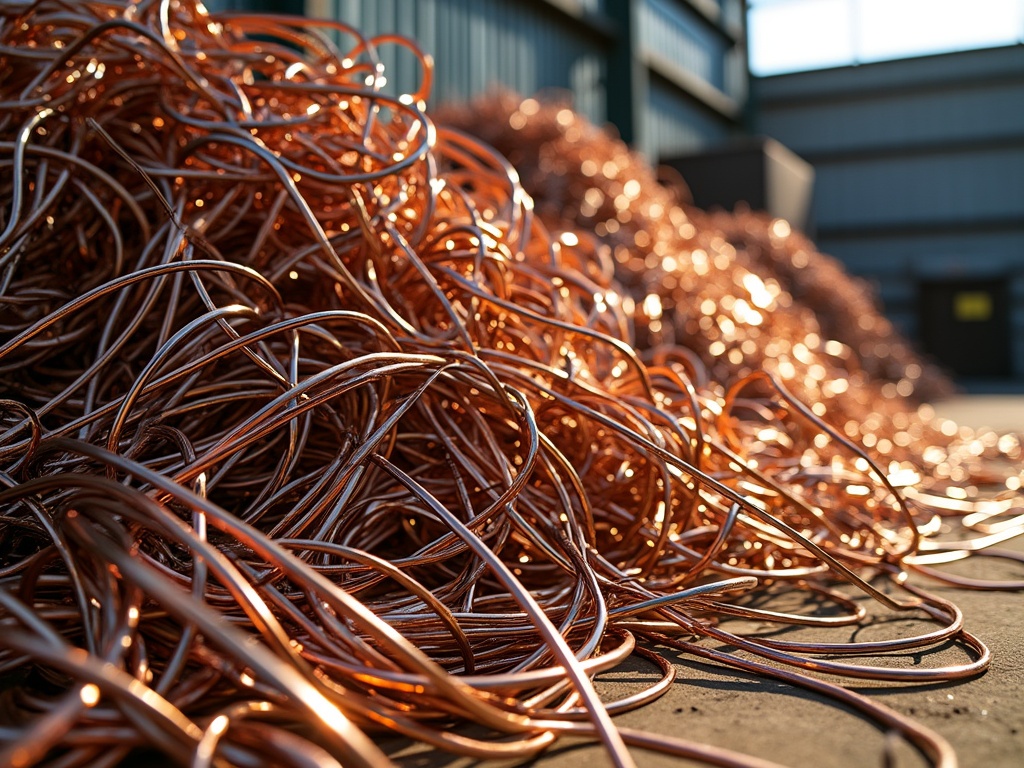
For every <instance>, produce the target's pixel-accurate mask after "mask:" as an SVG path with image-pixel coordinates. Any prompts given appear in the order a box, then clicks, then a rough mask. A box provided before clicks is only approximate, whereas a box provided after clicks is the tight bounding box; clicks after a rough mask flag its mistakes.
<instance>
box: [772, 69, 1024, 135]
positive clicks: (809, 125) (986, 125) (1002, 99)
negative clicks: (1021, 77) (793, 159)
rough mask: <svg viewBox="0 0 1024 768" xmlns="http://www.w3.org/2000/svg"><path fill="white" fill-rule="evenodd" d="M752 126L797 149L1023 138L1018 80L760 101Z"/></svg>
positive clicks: (1022, 105)
mask: <svg viewBox="0 0 1024 768" xmlns="http://www.w3.org/2000/svg"><path fill="white" fill-rule="evenodd" d="M1021 66H1022V67H1024V63H1022V65H1021ZM954 94H955V95H954ZM954 101H955V104H954V103H953V102H954ZM758 126H759V130H761V131H762V132H764V133H766V134H768V135H771V136H785V137H786V141H787V142H788V143H789V144H790V146H792V147H794V148H798V150H799V151H800V152H803V153H813V152H830V151H837V150H838V151H842V150H849V149H851V148H853V147H858V148H860V147H871V148H875V147H886V146H891V145H893V144H899V145H904V146H906V145H908V144H910V143H924V142H937V141H950V140H957V141H964V140H976V139H991V138H993V137H1007V136H1024V99H1022V98H1021V87H1020V84H1019V83H1018V84H1015V83H1012V82H994V83H993V82H982V83H974V84H971V85H970V86H969V87H963V88H953V87H950V86H945V87H942V88H941V89H926V90H915V91H910V92H906V93H904V92H900V93H896V94H891V95H890V94H885V93H881V94H878V95H875V96H866V97H863V98H856V99H852V100H842V101H833V102H832V103H831V104H829V102H828V100H827V99H824V98H823V99H821V100H818V101H815V102H812V103H807V102H797V103H790V104H785V105H773V104H771V102H768V101H765V102H763V112H762V115H761V117H760V118H759V120H758Z"/></svg>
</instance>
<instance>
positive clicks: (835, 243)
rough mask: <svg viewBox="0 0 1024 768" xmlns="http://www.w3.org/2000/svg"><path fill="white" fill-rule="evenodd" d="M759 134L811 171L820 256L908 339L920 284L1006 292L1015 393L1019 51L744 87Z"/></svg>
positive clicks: (1023, 341)
mask: <svg viewBox="0 0 1024 768" xmlns="http://www.w3.org/2000/svg"><path fill="white" fill-rule="evenodd" d="M753 90H754V101H755V104H756V114H757V123H756V128H757V130H758V131H759V132H760V133H763V134H766V135H769V136H771V137H773V138H776V139H778V140H779V141H781V142H782V143H784V144H786V145H787V146H789V147H790V148H792V149H793V150H795V151H796V152H797V153H799V154H800V155H801V156H802V157H804V158H805V159H807V160H809V161H811V162H812V163H813V165H814V167H815V171H816V179H817V181H816V187H815V198H814V221H815V235H816V240H817V242H818V244H819V245H820V247H821V249H822V250H823V251H825V252H827V253H831V254H834V255H835V256H837V257H839V258H841V259H842V260H843V261H844V263H845V264H846V265H847V267H848V268H849V269H850V270H851V271H852V272H854V273H856V274H860V275H864V276H866V277H869V278H871V279H872V280H873V281H874V282H875V283H877V284H878V286H879V288H880V292H881V296H882V299H883V301H884V303H885V306H886V311H887V313H888V314H889V316H890V317H891V318H892V319H893V320H894V321H895V322H896V323H897V325H899V326H901V327H902V328H903V329H904V330H905V331H906V332H908V333H909V334H910V335H911V336H917V337H918V338H921V337H923V336H926V335H928V334H929V333H930V332H931V331H932V330H933V329H930V328H926V327H922V324H921V322H920V316H921V308H922V303H923V302H924V301H925V298H926V295H925V292H926V291H927V289H928V285H929V284H935V283H942V282H948V283H950V284H954V283H956V281H958V280H962V281H965V283H966V282H970V281H974V280H991V281H992V282H993V283H1000V284H1003V285H1005V286H1007V287H1008V300H1009V305H1010V310H1009V335H1010V340H1009V351H1008V355H1009V358H1010V359H1009V361H1008V363H1009V366H1008V367H1009V369H1010V370H1009V374H1010V375H1009V380H1010V381H1009V382H1008V383H1011V384H1012V383H1013V382H1016V385H1017V386H1024V46H1020V45H1017V46H1010V47H1005V48H993V49H986V50H977V51H964V52H956V53H948V54H942V55H937V56H928V57H921V58H917V59H906V60H900V61H890V62H879V63H874V64H864V65H860V66H856V67H843V68H838V69H830V70H820V71H814V72H803V73H796V74H789V75H778V76H773V77H767V78H759V79H755V80H754V81H753Z"/></svg>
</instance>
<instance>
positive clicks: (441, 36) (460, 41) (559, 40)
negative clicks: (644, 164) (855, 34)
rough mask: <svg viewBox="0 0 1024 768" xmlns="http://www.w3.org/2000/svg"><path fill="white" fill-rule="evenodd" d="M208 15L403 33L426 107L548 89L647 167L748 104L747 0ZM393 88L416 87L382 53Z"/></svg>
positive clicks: (423, 2) (717, 129)
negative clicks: (414, 50) (503, 90)
mask: <svg viewBox="0 0 1024 768" xmlns="http://www.w3.org/2000/svg"><path fill="white" fill-rule="evenodd" d="M208 5H209V6H210V8H211V9H213V10H215V11H216V10H231V9H240V8H249V9H253V10H260V11H278V12H282V13H305V14H306V15H308V16H314V17H320V18H331V19H337V20H340V21H343V22H345V23H348V24H351V25H353V26H355V27H357V28H358V29H359V30H360V31H361V32H362V33H363V34H365V35H367V36H375V35H379V34H384V33H396V32H397V33H399V34H402V35H405V36H407V37H410V38H412V39H414V40H416V42H417V43H418V44H419V45H420V46H421V47H422V48H423V50H425V51H426V52H428V53H430V54H432V55H433V57H434V59H435V64H436V69H435V80H434V87H433V90H432V94H433V95H432V99H431V103H432V104H435V105H436V104H439V103H444V102H448V101H462V100H466V99H468V98H471V97H473V96H475V95H477V94H479V93H481V92H483V91H486V90H487V89H488V88H490V87H492V86H493V85H495V84H501V85H504V86H506V87H508V88H512V89H514V90H515V91H517V92H519V93H521V94H523V95H524V96H527V95H535V94H538V93H544V92H545V91H547V92H553V93H558V94H561V95H563V96H570V97H571V98H572V101H573V104H574V106H575V108H576V109H577V110H578V111H580V112H581V113H582V114H584V115H586V116H587V117H588V118H589V119H590V120H591V121H593V122H595V123H597V124H604V123H611V124H612V125H614V126H615V127H616V128H617V129H618V130H619V132H620V134H621V135H622V136H623V138H625V139H626V140H627V141H628V142H629V143H630V144H632V145H633V146H634V147H635V148H637V149H639V150H641V151H642V152H644V153H645V154H646V155H647V156H648V157H650V158H651V159H653V160H656V159H658V158H659V157H663V156H665V155H672V154H678V153H680V152H683V151H689V150H694V149H699V148H702V147H705V146H709V145H712V144H716V143H720V142H721V141H723V140H725V139H727V138H728V137H730V136H732V135H734V134H735V133H737V132H739V131H740V128H741V125H740V124H741V120H742V117H743V115H744V105H745V102H746V99H747V80H748V75H747V65H746V41H745V29H746V21H745V8H744V0H305V2H303V0H208ZM380 55H381V58H382V59H383V61H384V63H385V66H386V69H387V76H388V78H389V80H390V83H391V86H390V87H391V88H394V89H395V90H396V91H397V92H409V91H412V90H415V89H416V87H417V84H418V83H419V81H420V78H421V73H420V71H419V67H418V65H417V63H416V60H415V57H413V56H411V55H409V54H408V52H405V51H402V50H400V49H397V48H395V47H394V46H385V47H383V48H382V50H381V51H380Z"/></svg>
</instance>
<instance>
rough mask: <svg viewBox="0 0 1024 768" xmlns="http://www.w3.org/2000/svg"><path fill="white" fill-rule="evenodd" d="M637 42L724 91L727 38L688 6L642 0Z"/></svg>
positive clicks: (666, 1) (668, 1) (664, 0)
mask: <svg viewBox="0 0 1024 768" xmlns="http://www.w3.org/2000/svg"><path fill="white" fill-rule="evenodd" d="M639 14H640V45H641V47H642V48H643V50H644V51H645V52H650V53H653V54H655V55H658V56H661V57H663V58H664V59H666V60H667V61H670V62H672V63H673V64H675V65H676V66H678V67H681V68H682V69H685V70H686V71H688V72H690V73H692V74H694V75H696V76H697V77H699V78H700V79H701V80H703V81H704V82H706V83H709V84H710V85H713V86H714V87H715V88H717V89H718V90H720V91H724V90H725V54H726V52H727V51H728V49H729V47H730V46H729V45H728V43H727V41H726V38H725V37H724V36H722V35H721V34H720V33H718V32H716V31H715V29H714V27H713V26H711V25H710V24H709V23H708V22H707V20H706V19H704V18H702V17H701V16H700V15H698V14H697V13H696V12H695V11H693V10H692V9H691V8H690V7H689V6H687V5H686V4H684V3H681V2H674V1H673V0H642V2H641V3H640V8H639Z"/></svg>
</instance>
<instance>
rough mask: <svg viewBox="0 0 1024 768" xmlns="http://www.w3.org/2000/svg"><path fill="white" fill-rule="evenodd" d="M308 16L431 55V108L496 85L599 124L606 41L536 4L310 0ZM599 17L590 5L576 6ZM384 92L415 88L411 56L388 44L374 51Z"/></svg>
mask: <svg viewBox="0 0 1024 768" xmlns="http://www.w3.org/2000/svg"><path fill="white" fill-rule="evenodd" d="M308 5H309V9H310V13H311V14H315V15H318V16H326V17H332V18H336V19H340V20H342V21H344V22H346V23H349V24H352V25H353V26H356V27H358V28H359V29H360V30H361V31H362V32H363V34H365V35H368V36H374V35H378V34H383V33H388V32H398V33H400V34H403V35H405V36H407V37H410V38H412V39H414V40H416V42H417V44H418V45H419V46H420V47H421V48H422V49H423V50H424V51H426V52H429V53H431V54H433V55H434V57H435V72H434V76H435V80H434V88H433V97H432V103H434V104H438V103H443V102H447V101H462V100H465V99H467V98H471V97H472V96H475V95H477V94H479V93H481V92H484V91H486V90H487V89H488V88H491V87H492V86H494V85H496V84H502V85H504V86H506V87H509V88H512V89H514V90H516V91H518V92H520V93H523V94H534V93H537V92H540V91H544V90H552V91H557V92H560V93H561V94H562V95H564V96H566V97H572V98H573V103H574V105H575V107H576V108H577V109H578V110H579V111H580V112H582V113H583V114H584V115H586V116H587V117H588V118H589V119H591V120H593V121H596V122H598V123H600V122H603V121H604V120H605V118H606V110H605V107H604V105H605V93H604V71H603V66H604V58H605V47H606V43H605V41H604V40H603V39H602V38H601V37H600V36H599V35H597V34H596V33H594V32H593V31H592V30H590V29H588V28H587V27H586V26H585V25H580V24H573V23H571V22H572V19H571V18H570V17H568V16H565V15H562V14H559V13H557V12H555V11H554V10H553V9H551V8H550V7H548V6H547V4H545V3H543V2H516V0H313V1H312V2H309V3H308ZM581 5H582V7H584V8H585V9H587V10H592V11H599V10H600V8H601V5H602V3H601V2H598V1H597V0H591V1H590V2H587V3H584V4H581ZM380 55H381V58H382V59H383V61H384V64H385V70H386V72H387V73H388V79H389V81H390V86H389V90H391V91H392V92H393V93H404V92H408V91H410V90H415V89H416V87H417V84H418V83H419V79H420V77H421V74H420V71H419V66H418V64H417V62H416V61H415V57H413V56H412V55H410V54H409V53H408V52H406V51H401V50H399V49H397V48H396V47H394V46H388V47H387V48H386V49H382V50H381V52H380Z"/></svg>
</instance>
